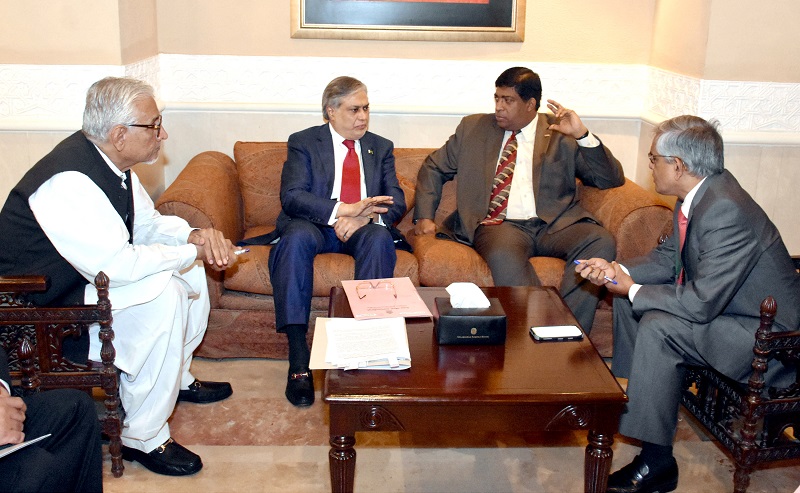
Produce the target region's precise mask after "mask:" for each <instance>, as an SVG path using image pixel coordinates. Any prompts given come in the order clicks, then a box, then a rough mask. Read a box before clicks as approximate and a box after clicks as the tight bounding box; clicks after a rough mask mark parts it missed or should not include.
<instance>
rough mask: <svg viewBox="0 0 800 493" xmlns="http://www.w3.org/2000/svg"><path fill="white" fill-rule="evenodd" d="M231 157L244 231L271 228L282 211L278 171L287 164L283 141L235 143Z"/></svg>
mask: <svg viewBox="0 0 800 493" xmlns="http://www.w3.org/2000/svg"><path fill="white" fill-rule="evenodd" d="M233 157H234V160H235V161H236V168H237V170H238V172H239V189H240V190H241V194H242V204H243V206H244V229H245V230H248V229H250V228H253V227H256V226H273V227H274V226H275V221H276V220H277V219H278V213H280V211H281V198H280V190H281V170H282V169H283V163H284V162H286V142H237V143H236V144H234V146H233ZM247 234H249V232H248V233H247ZM247 234H246V235H245V238H248V236H247Z"/></svg>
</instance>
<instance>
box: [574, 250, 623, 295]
mask: <svg viewBox="0 0 800 493" xmlns="http://www.w3.org/2000/svg"><path fill="white" fill-rule="evenodd" d="M576 262H580V263H579V264H578V265H576V266H575V272H577V273H578V274H580V276H581V277H582V278H584V279H586V280H587V281H589V282H591V283H592V284H595V285H597V286H605V287H606V288H608V290H609V292H611V293H613V294H619V295H625V296H627V294H628V291H630V289H631V286H633V284H634V282H633V279H632V278H631V276H629V275H628V274H626V273H625V271H624V270H622V267H620V265H619V264H618V263H616V262H608V261H607V260H604V259H601V258H590V259H588V260H576ZM606 277H608V278H609V279H613V280H614V281H616V282H617V283H616V284H614V283H612V282H611V281H609V280H607V279H606Z"/></svg>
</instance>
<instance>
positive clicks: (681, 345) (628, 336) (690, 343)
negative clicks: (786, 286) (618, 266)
mask: <svg viewBox="0 0 800 493" xmlns="http://www.w3.org/2000/svg"><path fill="white" fill-rule="evenodd" d="M712 323H720V324H738V323H739V322H737V321H736V320H734V319H732V318H731V317H728V316H724V315H722V316H720V317H717V318H716V319H715V320H714V321H713V322H712ZM753 324H754V325H753V328H752V330H753V331H755V329H756V328H757V327H758V321H757V320H755V319H754V320H753ZM732 329H733V327H732ZM698 330H706V326H705V325H703V324H692V323H690V322H689V321H687V320H684V319H682V318H679V317H676V316H674V315H671V314H669V313H666V312H662V311H659V310H650V311H648V312H645V313H644V314H643V315H642V316H641V318H640V319H637V317H635V314H634V313H633V309H632V306H631V303H630V301H628V299H627V298H623V297H616V298H614V358H613V361H612V364H611V371H612V372H613V373H614V375H615V376H617V377H622V378H627V379H628V388H627V391H626V392H627V394H628V404H627V406H626V410H625V412H624V413H623V414H622V418H621V419H620V429H619V431H620V433H622V434H623V435H625V436H628V437H631V438H637V439H639V440H642V441H645V442H651V443H655V444H658V445H672V442H673V440H674V438H675V430H676V427H677V424H678V406H679V405H680V399H681V395H680V392H681V385H682V384H683V376H684V373H685V367H686V365H706V366H711V365H709V364H708V363H707V362H706V360H705V358H703V356H702V355H701V354H700V353H699V352H698V350H697V348H696V346H695V343H694V335H695V334H694V332H695V331H698ZM732 331H733V330H732ZM753 342H755V335H753ZM720 343H721V345H723V344H724V341H720ZM730 360H731V361H736V362H739V364H737V365H732V366H731V368H732V369H733V368H734V367H735V371H734V372H733V373H730V374H728V375H727V376H728V377H729V378H732V379H734V380H738V381H740V382H742V383H746V382H747V379H748V378H749V375H750V371H751V366H750V365H751V363H752V361H753V353H752V351H751V350H750V351H748V352H746V353H745V354H733V353H732V354H730ZM765 378H766V380H767V382H774V383H779V384H788V382H791V381H792V380H791V379H792V378H793V372H790V371H788V369H787V368H786V367H785V366H783V365H782V364H780V363H779V362H777V361H773V362H771V364H770V365H769V368H768V370H767V373H766V375H765Z"/></svg>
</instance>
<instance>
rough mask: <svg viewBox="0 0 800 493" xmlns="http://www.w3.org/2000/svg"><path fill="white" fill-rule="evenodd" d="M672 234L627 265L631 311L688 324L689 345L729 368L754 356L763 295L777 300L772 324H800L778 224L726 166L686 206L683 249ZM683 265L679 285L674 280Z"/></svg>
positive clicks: (795, 283) (797, 283) (798, 286)
mask: <svg viewBox="0 0 800 493" xmlns="http://www.w3.org/2000/svg"><path fill="white" fill-rule="evenodd" d="M681 204H682V202H680V201H678V203H677V204H676V206H675V220H674V224H675V232H674V234H673V235H672V237H671V238H670V239H669V240H667V241H666V242H664V243H663V244H661V245H659V246H658V247H656V248H655V249H654V250H653V251H652V252H651V253H650V254H649V255H648V256H645V257H640V258H638V259H632V260H630V261H627V262H626V263H625V265H626V267H628V268H629V270H630V274H631V276H632V277H633V279H634V281H635V282H636V283H638V284H642V287H641V289H639V292H638V293H637V294H636V296H635V297H634V300H633V310H634V312H635V313H637V314H642V313H644V312H646V311H648V310H660V311H663V312H666V313H670V314H673V315H675V316H676V317H680V318H683V319H685V320H688V321H690V322H691V323H692V324H694V332H693V334H694V342H695V345H696V347H697V349H698V351H699V352H700V354H702V355H703V356H704V357H705V358H706V359H707V360H708V362H709V363H710V364H711V365H712V366H714V368H716V369H718V370H720V371H722V372H723V373H726V374H729V375H730V374H734V373H736V372H737V371H738V369H737V368H738V367H740V366H741V362H737V361H732V358H731V355H732V354H749V355H750V356H752V347H753V341H754V339H753V337H754V333H755V331H756V330H757V329H758V325H759V320H760V309H759V307H760V304H761V301H762V300H763V299H764V298H766V297H767V296H768V295H772V296H773V297H774V298H775V300H776V301H777V303H778V313H777V315H776V317H775V325H774V327H775V330H795V329H796V328H797V327H798V325H800V304H798V300H800V276H798V274H797V272H796V271H795V268H794V264H793V262H792V259H791V257H790V255H789V252H788V251H787V249H786V246H785V245H784V243H783V240H782V239H781V236H780V233H778V230H777V228H776V227H775V225H774V224H773V223H772V221H770V220H769V218H768V217H767V214H766V213H765V212H764V210H763V209H761V207H760V206H759V205H758V204H757V203H756V202H755V201H754V200H753V199H752V197H750V195H749V194H748V193H747V192H746V191H745V190H744V189H743V188H742V187H741V186H740V185H739V182H738V181H736V178H734V177H733V175H732V174H730V172H728V171H727V170H725V171H723V172H722V173H720V174H718V175H713V176H709V177H708V178H707V179H706V180H705V182H703V184H702V185H701V186H700V188H699V190H698V192H697V194H696V195H695V197H694V199H693V201H692V205H691V208H690V210H689V216H688V218H689V223H688V226H687V230H686V240H685V243H684V247H683V252H682V253H681V254H679V253H678V249H679V247H678V237H679V236H678V230H677V224H678V220H677V211H678V210H679V208H680V206H681ZM681 265H682V266H683V268H684V269H685V272H684V284H683V285H676V284H675V280H676V278H677V277H676V275H677V273H678V272H679V271H680V267H681Z"/></svg>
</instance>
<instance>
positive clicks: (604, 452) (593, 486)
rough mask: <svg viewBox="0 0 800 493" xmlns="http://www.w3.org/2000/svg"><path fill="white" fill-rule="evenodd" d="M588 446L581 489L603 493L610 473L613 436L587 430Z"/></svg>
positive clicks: (590, 492) (593, 492)
mask: <svg viewBox="0 0 800 493" xmlns="http://www.w3.org/2000/svg"><path fill="white" fill-rule="evenodd" d="M588 438H589V444H588V445H587V446H586V454H585V457H584V476H583V487H584V490H585V491H586V492H588V493H604V492H605V491H606V487H607V486H608V474H609V472H611V459H612V457H613V456H614V451H613V450H611V445H613V444H614V435H613V434H611V435H606V434H603V433H599V432H597V431H595V430H589V437H588Z"/></svg>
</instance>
